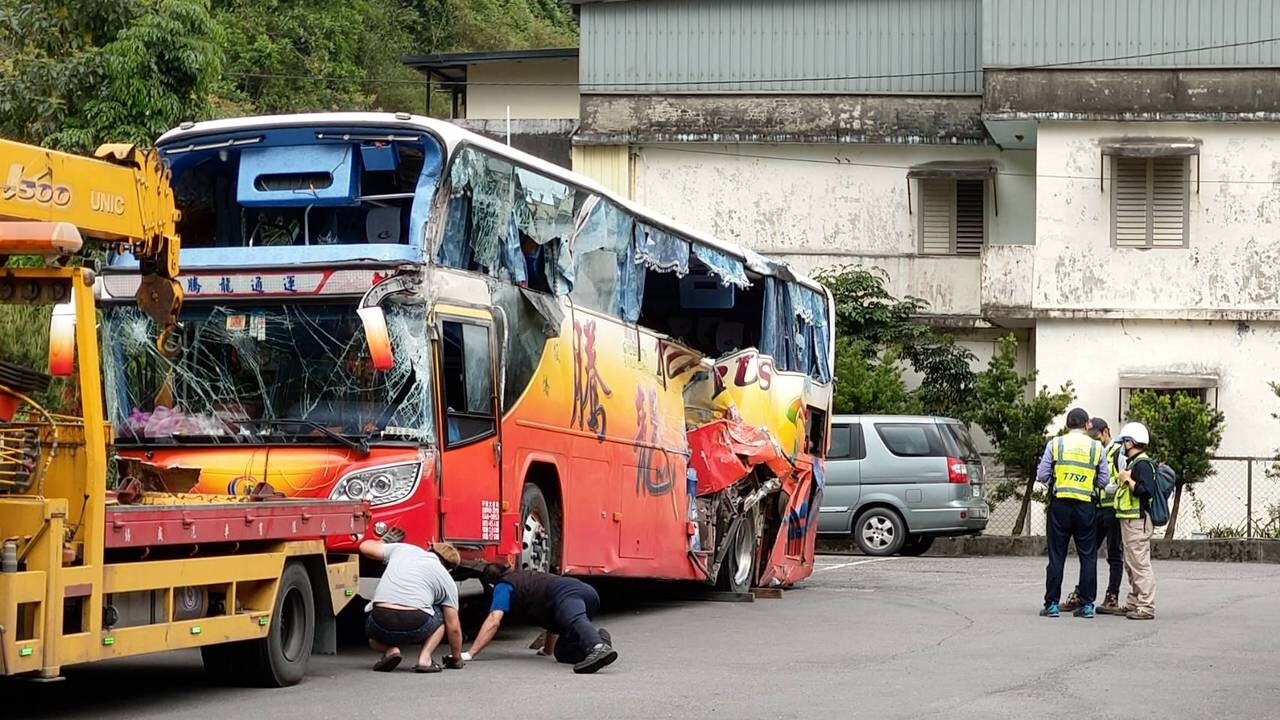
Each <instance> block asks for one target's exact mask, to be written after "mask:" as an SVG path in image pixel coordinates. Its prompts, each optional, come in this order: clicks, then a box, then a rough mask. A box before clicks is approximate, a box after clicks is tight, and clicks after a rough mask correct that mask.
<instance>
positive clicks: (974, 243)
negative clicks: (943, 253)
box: [956, 180, 985, 255]
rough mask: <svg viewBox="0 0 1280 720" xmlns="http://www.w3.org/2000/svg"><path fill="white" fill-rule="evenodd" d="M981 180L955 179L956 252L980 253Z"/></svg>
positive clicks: (981, 235)
mask: <svg viewBox="0 0 1280 720" xmlns="http://www.w3.org/2000/svg"><path fill="white" fill-rule="evenodd" d="M983 185H984V182H983V181H982V180H957V181H956V254H957V255H981V254H982V240H983V236H984V235H985V233H984V232H983V227H982V223H983V203H982V195H983V193H982V189H983Z"/></svg>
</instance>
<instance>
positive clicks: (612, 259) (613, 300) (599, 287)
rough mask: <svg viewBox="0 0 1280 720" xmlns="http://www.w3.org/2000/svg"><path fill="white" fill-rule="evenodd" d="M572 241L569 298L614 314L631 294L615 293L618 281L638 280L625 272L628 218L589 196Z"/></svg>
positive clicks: (629, 258)
mask: <svg viewBox="0 0 1280 720" xmlns="http://www.w3.org/2000/svg"><path fill="white" fill-rule="evenodd" d="M589 202H591V205H590V207H588V208H587V210H586V211H585V217H584V219H583V220H582V224H581V226H580V227H579V228H578V231H577V236H576V238H575V239H574V242H573V255H574V259H575V261H576V262H575V265H576V267H575V269H574V280H573V293H572V295H573V300H574V302H576V303H579V304H581V305H582V306H584V307H587V308H590V309H592V310H595V311H596V312H602V313H606V314H609V315H613V316H614V317H620V316H621V315H622V313H623V308H622V305H621V300H622V299H624V296H629V295H632V294H634V293H622V292H619V290H620V285H621V283H622V282H624V281H627V280H632V281H636V280H637V276H638V277H639V278H640V279H642V278H643V273H637V272H628V271H629V270H630V269H629V268H627V267H626V266H625V263H632V262H634V260H633V258H632V254H631V247H632V246H631V243H632V237H631V234H632V233H631V228H632V224H633V221H632V217H631V216H630V215H628V214H627V213H626V212H624V211H622V210H621V209H620V208H618V207H617V206H616V205H613V204H612V203H609V202H605V201H603V200H599V199H598V198H592V200H591V201H589Z"/></svg>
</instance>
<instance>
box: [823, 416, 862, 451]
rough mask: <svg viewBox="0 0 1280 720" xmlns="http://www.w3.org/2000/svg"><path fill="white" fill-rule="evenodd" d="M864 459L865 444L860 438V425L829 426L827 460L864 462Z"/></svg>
mask: <svg viewBox="0 0 1280 720" xmlns="http://www.w3.org/2000/svg"><path fill="white" fill-rule="evenodd" d="M866 457H867V444H866V443H865V442H864V441H863V438H862V426H861V425H859V424H857V423H855V424H853V425H832V426H831V452H830V453H828V454H827V459H828V460H865V459H866Z"/></svg>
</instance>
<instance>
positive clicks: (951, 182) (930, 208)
mask: <svg viewBox="0 0 1280 720" xmlns="http://www.w3.org/2000/svg"><path fill="white" fill-rule="evenodd" d="M985 187H986V181H985V180H961V179H956V178H921V179H920V254H921V255H974V256H976V255H981V254H982V243H983V241H984V240H985V239H986V235H987V231H986V207H985V202H984V198H985V192H984V188H985Z"/></svg>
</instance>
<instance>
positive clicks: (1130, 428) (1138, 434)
mask: <svg viewBox="0 0 1280 720" xmlns="http://www.w3.org/2000/svg"><path fill="white" fill-rule="evenodd" d="M1116 439H1117V440H1119V441H1120V442H1124V441H1125V440H1132V441H1134V442H1135V443H1137V444H1139V445H1150V444H1151V433H1148V432H1147V426H1146V425H1143V424H1142V423H1140V422H1131V423H1125V424H1124V427H1122V428H1120V435H1119V437H1117V438H1116Z"/></svg>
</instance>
